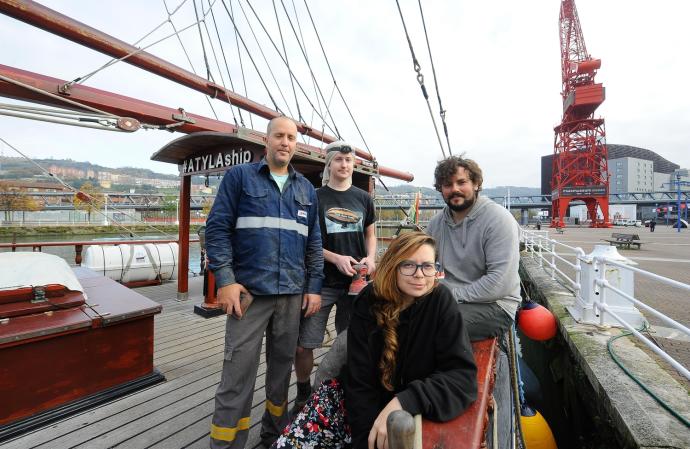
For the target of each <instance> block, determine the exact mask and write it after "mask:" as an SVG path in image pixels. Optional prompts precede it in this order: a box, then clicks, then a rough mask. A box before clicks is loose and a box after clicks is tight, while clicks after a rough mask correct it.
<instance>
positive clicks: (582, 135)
mask: <svg viewBox="0 0 690 449" xmlns="http://www.w3.org/2000/svg"><path fill="white" fill-rule="evenodd" d="M559 26H560V42H561V78H562V91H561V97H562V100H563V117H562V120H561V124H560V125H558V126H557V127H556V128H555V129H554V131H555V132H556V136H555V142H554V154H553V172H552V179H551V189H552V192H551V206H552V220H551V226H552V227H563V226H564V225H565V223H564V221H563V219H564V217H565V214H566V212H567V209H568V205H569V203H570V202H571V201H573V200H582V201H584V202H585V205H586V206H587V211H588V214H589V218H590V219H591V220H592V227H610V226H611V225H610V223H609V217H608V215H609V213H608V209H609V196H608V195H609V179H608V166H607V159H608V153H607V149H606V132H605V130H604V119H603V118H595V117H594V111H595V110H596V109H597V108H598V107H599V105H601V103H603V102H604V99H605V91H604V86H603V85H602V84H600V83H595V82H594V77H595V75H596V73H597V70H598V69H599V68H600V67H601V60H600V59H593V58H592V57H591V56H590V55H589V54H588V53H587V47H586V46H585V40H584V36H583V34H582V29H581V27H580V19H579V17H578V14H577V8H576V7H575V1H574V0H562V2H561V11H560V16H559ZM597 207H599V208H600V209H601V214H602V215H603V218H602V219H598V218H597Z"/></svg>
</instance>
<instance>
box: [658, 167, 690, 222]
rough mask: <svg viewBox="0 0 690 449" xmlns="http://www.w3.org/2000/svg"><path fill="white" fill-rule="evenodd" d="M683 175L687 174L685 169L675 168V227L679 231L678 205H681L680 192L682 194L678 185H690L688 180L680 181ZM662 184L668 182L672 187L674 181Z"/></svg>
mask: <svg viewBox="0 0 690 449" xmlns="http://www.w3.org/2000/svg"><path fill="white" fill-rule="evenodd" d="M683 176H686V177H687V176H688V171H687V170H676V182H675V184H676V193H677V198H676V211H677V214H678V216H677V219H676V227H677V228H678V232H680V228H681V226H680V225H681V223H680V214H681V212H680V206H681V194H682V191H681V190H680V187H681V186H690V182H688V181H681V178H682V177H683ZM664 184H669V186H671V187H673V184H674V183H673V182H670V183H664ZM686 205H687V201H686ZM667 217H668V215H667Z"/></svg>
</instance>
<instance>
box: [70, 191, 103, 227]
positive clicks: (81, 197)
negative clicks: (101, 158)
mask: <svg viewBox="0 0 690 449" xmlns="http://www.w3.org/2000/svg"><path fill="white" fill-rule="evenodd" d="M73 204H74V208H75V209H77V210H83V211H86V213H87V214H88V220H89V223H91V213H92V212H94V211H99V210H101V209H102V208H103V207H104V205H105V195H104V194H102V193H100V191H99V189H98V187H96V186H94V185H93V184H91V183H90V182H88V181H87V182H85V183H84V184H82V186H81V189H79V192H77V193H75V194H74V200H73Z"/></svg>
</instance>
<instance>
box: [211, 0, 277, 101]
mask: <svg viewBox="0 0 690 449" xmlns="http://www.w3.org/2000/svg"><path fill="white" fill-rule="evenodd" d="M221 3H222V4H223V8H225V12H226V13H227V14H228V17H230V21H231V22H232V26H233V27H234V28H235V33H237V37H239V39H240V42H242V46H243V47H244V51H246V52H247V56H248V57H249V60H250V61H251V62H252V65H253V66H254V70H256V74H257V75H259V79H260V80H261V84H263V86H264V89H266V93H267V94H268V98H269V99H270V100H271V103H273V108H274V109H275V110H276V111H278V112H281V113H282V111H281V110H280V108H279V107H278V103H276V101H275V99H274V98H273V95H271V91H270V90H269V89H268V86H267V85H266V81H265V80H264V77H263V76H261V72H260V71H259V67H257V65H256V62H254V58H252V55H251V53H249V48H247V44H246V43H245V42H244V39H243V38H242V34H240V30H239V29H238V28H237V24H236V23H235V19H234V18H233V16H232V15H231V14H230V11H229V10H228V7H227V6H225V1H223V0H221ZM230 3H231V4H232V0H230ZM240 6H242V5H240ZM245 87H246V86H245Z"/></svg>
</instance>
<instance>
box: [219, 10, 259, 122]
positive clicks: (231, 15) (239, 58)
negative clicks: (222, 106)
mask: <svg viewBox="0 0 690 449" xmlns="http://www.w3.org/2000/svg"><path fill="white" fill-rule="evenodd" d="M221 2H223V6H224V7H225V0H221ZM227 10H228V9H227V8H225V11H226V12H227ZM234 14H235V12H234V11H233V9H232V0H230V13H229V15H230V20H232V19H233V17H234ZM235 44H236V45H237V59H238V60H239V62H240V73H242V84H243V85H244V96H245V97H247V98H249V94H248V93H247V92H248V91H247V78H246V77H245V76H244V65H243V64H242V51H241V50H240V41H239V33H238V32H237V28H235ZM249 125H250V126H251V127H252V128H254V121H253V119H252V114H249Z"/></svg>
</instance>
